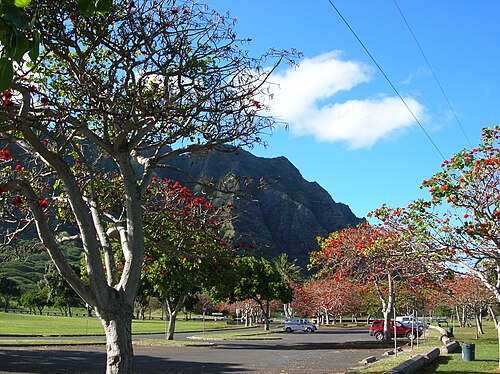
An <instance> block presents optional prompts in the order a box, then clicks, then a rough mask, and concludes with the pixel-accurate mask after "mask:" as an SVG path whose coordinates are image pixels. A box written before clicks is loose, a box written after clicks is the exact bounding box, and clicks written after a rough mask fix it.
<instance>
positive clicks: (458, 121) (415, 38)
mask: <svg viewBox="0 0 500 374" xmlns="http://www.w3.org/2000/svg"><path fill="white" fill-rule="evenodd" d="M393 1H394V4H395V5H396V8H398V11H399V14H400V15H401V17H402V18H403V20H404V22H405V24H406V27H408V30H409V31H410V34H411V36H412V37H413V40H414V41H415V43H416V44H417V46H418V49H419V50H420V53H421V54H422V57H423V58H424V60H425V62H426V63H427V66H428V67H429V70H430V71H431V73H432V76H433V77H434V80H435V81H436V83H437V85H438V87H439V89H440V90H441V93H442V94H443V96H444V98H445V100H446V103H447V104H448V106H449V107H450V110H451V112H452V113H453V116H454V117H455V120H456V121H457V123H458V126H459V127H460V129H461V130H462V134H463V135H464V137H465V140H466V141H467V144H469V146H470V147H471V148H472V144H471V142H470V140H469V138H468V136H467V134H466V133H465V130H464V128H463V126H462V123H461V122H460V120H459V119H458V116H457V113H456V112H455V109H453V106H452V105H451V103H450V100H449V99H448V95H446V93H445V91H444V89H443V86H442V85H441V83H440V82H439V79H438V77H437V75H436V73H435V72H434V69H433V68H432V66H431V63H430V62H429V60H428V59H427V56H426V55H425V53H424V50H423V49H422V47H421V45H420V43H419V42H418V40H417V37H416V36H415V34H414V33H413V30H412V28H411V27H410V24H409V23H408V21H407V20H406V17H405V15H404V14H403V11H402V10H401V8H400V6H399V5H398V3H397V1H396V0H393Z"/></svg>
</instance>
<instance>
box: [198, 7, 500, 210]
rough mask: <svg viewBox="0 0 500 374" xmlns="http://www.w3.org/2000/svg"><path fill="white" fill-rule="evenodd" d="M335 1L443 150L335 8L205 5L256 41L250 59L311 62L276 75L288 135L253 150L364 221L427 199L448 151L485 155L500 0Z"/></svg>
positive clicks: (497, 74)
mask: <svg viewBox="0 0 500 374" xmlns="http://www.w3.org/2000/svg"><path fill="white" fill-rule="evenodd" d="M332 2H333V4H334V5H335V6H336V7H337V8H338V9H339V11H340V12H341V13H342V15H343V17H344V18H345V19H346V20H347V21H348V23H349V24H350V26H351V27H352V29H353V30H354V31H355V32H356V33H357V35H358V37H359V38H360V39H361V41H362V42H363V43H364V45H365V46H366V47H367V49H368V50H369V52H370V53H371V54H372V56H373V57H374V58H375V59H376V61H377V63H378V64H379V65H380V67H381V68H382V69H383V71H384V72H385V74H386V75H387V76H388V78H389V79H390V80H391V82H392V84H393V85H394V86H395V87H396V89H397V90H398V92H399V93H400V94H401V96H402V97H404V98H405V101H406V102H407V104H408V105H409V106H410V108H411V109H412V112H413V113H414V114H415V115H416V117H417V118H418V120H419V122H420V124H421V126H422V127H423V129H425V132H426V133H427V134H428V135H429V136H430V138H431V139H432V142H434V144H435V145H436V147H437V148H438V150H439V151H438V150H437V149H436V147H435V146H434V145H433V143H432V142H431V140H429V138H428V137H427V135H426V133H425V132H424V131H423V130H422V128H421V127H420V125H419V124H418V123H417V122H416V121H415V120H414V119H413V117H412V115H411V113H410V112H409V111H408V110H407V109H406V108H405V106H404V104H403V103H402V102H401V101H400V100H399V98H398V97H397V95H396V93H395V92H394V90H393V89H392V88H391V86H390V85H389V83H388V82H387V81H386V80H385V78H384V77H383V75H382V74H381V73H380V71H379V70H378V69H377V67H376V65H375V64H374V63H373V61H372V60H371V59H370V57H369V56H368V55H367V53H366V52H365V50H364V49H363V48H362V47H361V45H360V44H359V43H358V41H357V40H356V39H355V37H354V36H353V35H352V33H351V32H350V31H349V29H348V28H347V26H346V25H345V24H344V22H343V21H342V20H341V19H340V17H339V16H338V14H337V13H336V12H335V10H334V8H333V7H332V6H331V4H330V2H329V1H328V0H314V1H303V0H286V1H285V0H253V1H243V0H233V1H229V0H226V1H224V0H207V1H206V3H207V4H208V5H209V6H211V7H212V8H214V9H215V10H217V11H218V12H221V13H223V12H226V11H229V12H230V13H231V15H232V16H233V17H235V18H237V20H238V23H237V25H236V31H237V33H238V36H239V37H248V38H251V39H252V43H250V45H249V46H248V48H249V50H250V51H251V54H253V55H259V54H261V53H262V52H264V51H266V50H267V49H268V48H277V49H289V48H295V49H297V50H299V51H301V52H302V53H303V54H304V58H303V60H302V61H301V63H300V65H299V67H297V68H296V69H295V70H287V69H289V68H288V66H283V68H282V69H281V70H280V71H279V72H278V73H277V74H276V75H275V76H274V77H272V80H273V81H274V82H278V83H280V87H281V91H280V92H279V93H277V94H276V97H275V102H273V103H272V105H271V107H272V110H273V113H274V114H275V115H277V116H279V117H280V118H284V119H286V120H287V121H288V122H289V130H285V129H283V128H278V129H276V131H275V132H274V134H273V135H272V136H271V137H269V138H267V141H268V143H269V146H268V148H266V149H264V148H255V149H253V150H252V152H253V153H254V154H256V155H258V156H261V157H277V156H285V157H286V158H288V159H289V160H290V161H291V162H292V163H293V164H294V165H295V166H296V167H297V168H298V169H299V170H300V172H301V173H302V175H303V177H304V178H305V179H307V180H309V181H316V182H318V183H319V184H320V185H321V186H322V187H323V188H325V189H326V190H327V191H328V192H329V193H330V194H331V195H332V197H333V199H334V200H335V201H337V202H342V203H345V204H347V205H349V206H350V207H351V209H352V210H353V212H354V213H355V214H356V215H357V216H358V217H364V216H366V214H367V213H368V212H369V211H371V210H373V209H375V208H377V207H379V206H380V205H382V204H383V203H386V204H388V205H392V206H406V205H407V204H408V203H409V202H410V201H412V200H414V199H417V198H419V197H422V196H423V197H426V196H427V193H426V192H425V191H422V190H420V188H419V187H420V184H421V182H422V180H423V179H428V178H430V177H431V176H432V175H433V174H434V173H436V172H438V171H439V170H440V165H441V163H442V161H443V158H442V157H441V154H442V155H444V157H445V158H450V157H452V156H453V155H454V154H455V153H456V152H458V151H460V150H461V149H463V148H472V147H474V146H476V145H477V144H478V142H479V139H480V133H481V129H482V128H483V127H485V126H494V125H496V124H500V33H499V27H498V17H499V15H500V2H499V1H498V0H481V1H470V0H460V1H459V0H439V1H435V0H419V1H414V0H396V1H394V0H336V1H334V0H332ZM396 4H397V5H396ZM398 6H399V9H401V11H402V12H403V14H404V16H405V18H406V21H407V22H408V24H409V25H410V27H411V30H412V32H413V34H414V35H415V37H416V38H417V41H418V43H419V45H420V47H421V48H422V50H423V51H424V53H425V56H426V57H427V59H428V61H429V62H430V65H431V67H432V71H434V73H435V75H436V76H437V79H438V80H439V82H440V84H441V86H442V88H443V89H444V92H445V94H446V96H447V98H448V100H449V102H450V104H451V107H452V108H453V111H452V109H451V108H450V106H449V105H448V102H447V100H446V98H445V97H444V96H443V94H442V92H441V89H440V88H439V85H438V84H437V83H436V80H435V79H434V76H433V74H432V71H431V69H429V67H428V65H427V62H426V60H425V59H424V57H423V56H422V54H421V52H420V50H419V47H418V45H417V44H416V43H415V40H414V39H413V36H412V34H411V32H410V31H409V29H408V27H407V26H406V23H405V21H404V19H403V17H402V16H401V14H400V12H399V10H398ZM454 113H455V114H456V116H457V118H458V121H459V122H460V124H459V122H457V120H456V118H455V115H454ZM460 125H461V126H460ZM464 133H465V135H464ZM440 153H441V154H440Z"/></svg>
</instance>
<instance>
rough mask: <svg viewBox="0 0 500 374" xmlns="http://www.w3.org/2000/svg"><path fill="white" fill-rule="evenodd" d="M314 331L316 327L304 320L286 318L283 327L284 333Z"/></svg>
mask: <svg viewBox="0 0 500 374" xmlns="http://www.w3.org/2000/svg"><path fill="white" fill-rule="evenodd" d="M316 329H317V328H316V325H315V324H314V323H312V322H310V321H309V320H308V319H306V318H287V319H286V320H285V325H284V326H283V331H286V332H294V331H305V332H314V331H316Z"/></svg>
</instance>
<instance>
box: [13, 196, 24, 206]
mask: <svg viewBox="0 0 500 374" xmlns="http://www.w3.org/2000/svg"><path fill="white" fill-rule="evenodd" d="M22 203H23V201H22V200H21V196H19V195H16V196H14V197H13V198H12V205H14V206H21V204H22Z"/></svg>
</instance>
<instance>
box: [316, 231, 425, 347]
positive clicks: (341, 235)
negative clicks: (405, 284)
mask: <svg viewBox="0 0 500 374" xmlns="http://www.w3.org/2000/svg"><path fill="white" fill-rule="evenodd" d="M318 243H319V246H320V248H321V250H320V251H315V252H311V260H310V267H311V268H317V269H318V273H317V274H316V275H315V276H316V277H317V278H321V277H325V276H327V277H334V278H335V279H337V280H344V279H352V280H355V281H357V282H360V283H362V284H366V283H368V282H371V283H372V284H373V285H374V287H375V290H376V293H377V295H378V297H379V300H380V302H381V304H382V313H383V315H384V338H385V339H387V340H390V339H391V334H390V331H389V328H390V319H391V314H390V313H391V312H392V310H393V308H394V305H395V283H396V282H398V281H403V280H407V279H410V278H414V277H418V276H421V274H422V273H423V272H425V271H426V268H425V266H423V264H422V263H421V262H420V261H419V259H418V258H417V257H415V256H414V254H413V253H414V248H412V247H409V246H408V245H406V243H405V242H404V241H403V240H402V237H401V236H400V235H398V232H397V231H395V230H390V229H388V228H386V227H382V226H371V225H369V224H367V223H364V224H361V225H359V226H358V227H357V228H346V229H343V230H340V231H337V232H334V233H331V234H330V235H329V236H328V238H319V239H318Z"/></svg>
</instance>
